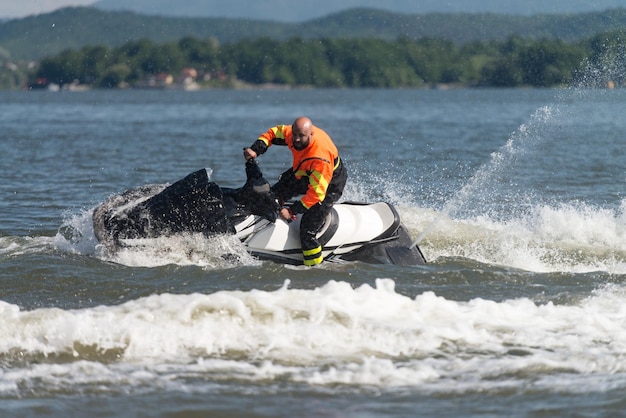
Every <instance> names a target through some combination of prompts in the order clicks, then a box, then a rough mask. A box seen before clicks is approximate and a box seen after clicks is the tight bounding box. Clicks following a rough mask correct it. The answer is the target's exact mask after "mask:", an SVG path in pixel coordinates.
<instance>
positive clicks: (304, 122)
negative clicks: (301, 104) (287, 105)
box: [291, 116, 313, 151]
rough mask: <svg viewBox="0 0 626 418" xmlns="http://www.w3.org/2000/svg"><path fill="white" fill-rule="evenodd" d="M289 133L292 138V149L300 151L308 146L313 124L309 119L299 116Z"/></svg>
mask: <svg viewBox="0 0 626 418" xmlns="http://www.w3.org/2000/svg"><path fill="white" fill-rule="evenodd" d="M291 133H292V138H293V147H294V148H295V149H296V150H298V151H302V150H303V149H305V148H306V147H308V146H309V143H310V142H311V137H312V136H313V122H311V119H309V118H307V117H305V116H300V117H299V118H297V119H296V120H295V121H293V125H291Z"/></svg>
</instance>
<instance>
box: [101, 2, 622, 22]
mask: <svg viewBox="0 0 626 418" xmlns="http://www.w3.org/2000/svg"><path fill="white" fill-rule="evenodd" d="M93 6H94V7H97V8H99V9H102V10H108V11H121V10H126V11H133V12H136V13H141V14H150V15H162V16H179V17H180V16H186V17H228V18H236V19H255V20H256V19H259V20H272V21H279V22H302V21H307V20H311V19H316V18H320V17H323V16H326V15H329V14H332V13H338V12H342V11H345V10H349V9H356V8H370V9H384V10H387V11H390V12H394V13H404V14H425V13H495V14H505V15H522V16H531V15H537V14H566V13H568V14H577V13H588V12H593V11H601V10H608V9H616V8H619V7H624V6H626V2H625V1H624V0H593V1H590V0H567V1H546V0H524V1H520V0H455V1H442V0H419V1H418V0H384V1H381V0H298V2H294V1H293V0H262V1H259V0H228V1H224V0H176V1H172V0H99V1H97V2H96V3H94V4H93Z"/></svg>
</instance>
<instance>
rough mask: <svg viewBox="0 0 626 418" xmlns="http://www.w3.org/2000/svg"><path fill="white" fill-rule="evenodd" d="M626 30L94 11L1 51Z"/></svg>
mask: <svg viewBox="0 0 626 418" xmlns="http://www.w3.org/2000/svg"><path fill="white" fill-rule="evenodd" d="M623 27H626V9H615V10H610V11H605V12H594V13H584V14H577V15H537V16H511V15H495V14H467V13H460V14H441V13H439V14H434V13H433V14H424V15H407V14H399V13H392V12H386V11H381V10H374V9H352V10H348V11H344V12H339V13H335V14H331V15H328V16H325V17H322V18H318V19H313V20H310V21H307V22H306V23H305V24H303V23H278V22H275V23H274V24H271V23H268V22H267V21H262V20H258V21H255V20H244V19H227V18H206V17H204V18H185V17H163V16H154V15H142V14H137V13H133V12H110V11H103V10H99V9H96V8H91V7H76V8H65V9H60V10H58V11H55V12H52V13H49V14H42V15H37V16H31V17H27V18H23V19H14V20H10V21H6V22H1V23H0V51H8V54H10V56H11V57H12V58H13V59H23V60H38V59H40V58H42V57H44V56H48V55H56V54H57V53H59V52H60V51H62V50H63V49H67V48H72V49H79V48H81V47H83V46H86V45H106V46H110V47H113V46H119V45H122V44H124V43H126V42H128V41H131V40H136V39H141V38H147V39H151V40H153V41H155V42H159V43H161V42H167V41H175V40H178V39H180V38H182V37H184V36H193V37H196V38H198V39H206V38H209V37H212V38H216V39H217V40H218V41H219V42H221V43H230V42H234V41H238V40H241V39H244V38H258V37H263V36H265V37H270V38H274V39H278V40H284V39H288V38H291V37H294V36H299V37H303V38H322V37H326V38H358V37H376V38H381V39H395V38H397V37H399V36H404V37H408V38H411V39H418V38H422V37H434V38H441V39H447V40H451V41H453V42H456V43H459V44H462V43H467V42H470V41H474V40H496V41H502V40H504V39H506V38H508V37H509V36H511V35H519V36H522V37H528V38H535V39H538V38H547V39H562V40H565V41H576V40H581V39H586V38H589V37H591V36H593V35H595V34H597V33H601V32H607V31H611V30H616V29H620V28H623Z"/></svg>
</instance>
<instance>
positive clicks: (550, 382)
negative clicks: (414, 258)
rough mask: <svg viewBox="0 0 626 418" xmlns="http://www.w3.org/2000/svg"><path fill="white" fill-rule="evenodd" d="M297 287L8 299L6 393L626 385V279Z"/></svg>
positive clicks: (1, 333)
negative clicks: (94, 303)
mask: <svg viewBox="0 0 626 418" xmlns="http://www.w3.org/2000/svg"><path fill="white" fill-rule="evenodd" d="M289 285H290V284H289V281H286V282H285V283H284V285H283V287H282V288H280V289H278V290H275V291H262V290H251V291H218V292H215V293H212V294H200V293H195V294H187V295H174V294H160V295H152V296H149V297H144V298H140V299H137V300H133V301H129V302H126V303H124V304H121V305H116V306H98V307H93V308H87V309H79V310H62V309H58V308H45V309H36V310H32V311H21V310H20V308H19V307H18V306H16V305H12V304H9V303H5V302H0V364H2V365H3V369H4V370H5V372H3V373H0V398H2V397H7V396H22V395H24V394H25V392H28V391H30V390H33V391H34V392H36V393H39V394H40V395H41V393H51V392H54V391H59V390H64V391H71V389H70V388H71V387H81V389H80V390H84V388H83V386H85V385H86V386H88V387H89V390H91V391H107V392H109V391H115V390H119V391H121V392H124V391H126V390H132V391H137V390H141V388H142V387H144V388H145V387H148V388H152V389H154V390H157V389H159V388H161V386H162V385H168V386H179V387H178V389H180V388H182V387H187V386H188V385H191V384H190V381H194V379H197V380H199V389H196V390H202V389H205V388H206V387H205V386H204V385H206V384H207V381H211V382H213V383H215V382H218V383H219V382H232V381H233V380H234V381H239V382H248V383H255V382H256V383H259V384H260V383H263V384H264V385H265V384H266V383H268V382H269V383H276V382H285V381H287V382H291V383H304V384H307V385H313V386H319V387H336V386H337V385H339V386H340V387H342V386H345V387H355V386H356V387H362V386H367V387H378V388H403V387H405V388H413V389H415V388H418V389H419V390H429V391H435V392H436V391H453V392H466V391H483V390H491V389H493V388H495V387H499V388H502V387H505V388H506V387H509V388H510V387H519V388H524V387H526V386H527V385H529V384H530V383H532V385H531V386H532V387H533V388H534V389H535V390H537V389H538V388H542V389H545V390H548V391H555V390H556V391H558V390H560V389H564V388H566V389H567V390H568V391H572V390H574V391H575V390H576V389H575V387H577V386H576V385H575V384H573V382H576V381H578V382H585V383H586V384H585V385H581V386H580V390H585V391H589V390H596V389H597V390H600V389H602V386H603V385H609V384H610V385H618V386H619V387H622V388H626V380H625V379H624V377H623V376H625V373H626V365H625V363H624V362H623V353H624V350H625V349H626V333H625V332H624V330H623V318H624V315H625V314H626V312H625V308H624V306H626V303H625V302H626V287H624V286H623V285H606V286H604V287H603V288H601V289H598V290H596V291H594V292H593V293H592V294H591V295H590V296H589V297H587V298H585V299H582V300H579V301H577V302H574V304H572V305H555V304H553V303H552V302H549V303H545V304H537V303H535V302H533V301H531V300H529V299H527V298H518V299H510V300H504V301H501V302H495V301H490V300H485V299H481V298H476V299H473V300H469V301H466V302H460V301H454V300H448V299H445V298H443V297H441V296H437V295H436V294H435V293H433V292H424V293H422V294H419V295H417V296H416V297H415V298H410V297H408V296H404V295H402V294H399V293H397V292H396V290H395V283H394V281H392V280H390V279H379V280H377V281H376V283H375V285H374V286H370V285H367V284H364V285H361V286H359V287H356V288H353V287H352V286H351V285H350V284H349V283H346V282H338V281H330V282H328V283H326V284H324V285H323V286H320V287H317V288H314V289H308V290H305V289H292V288H290V286H289ZM606 376H615V381H614V382H610V379H606V378H605V377H606ZM591 382H593V383H591ZM203 383H204V385H203ZM111 386H114V387H115V388H112V387H111ZM192 386H194V385H192ZM68 387H69V388H68Z"/></svg>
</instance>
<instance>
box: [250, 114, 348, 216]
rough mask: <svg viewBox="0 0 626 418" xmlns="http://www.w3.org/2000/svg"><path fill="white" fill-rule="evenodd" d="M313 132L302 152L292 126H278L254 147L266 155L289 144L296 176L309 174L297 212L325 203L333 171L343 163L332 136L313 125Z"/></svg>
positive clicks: (257, 141)
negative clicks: (294, 139) (296, 146)
mask: <svg viewBox="0 0 626 418" xmlns="http://www.w3.org/2000/svg"><path fill="white" fill-rule="evenodd" d="M312 129H313V135H312V137H311V142H310V143H309V145H308V146H307V147H306V148H305V149H303V150H301V151H298V150H296V149H295V148H294V147H293V141H292V134H291V125H278V126H274V127H273V128H270V129H269V130H268V131H267V132H265V133H264V134H262V135H261V136H259V139H257V140H256V141H255V142H254V144H252V146H251V147H250V148H252V150H253V151H254V152H256V153H257V154H259V155H260V154H263V153H265V151H267V148H268V147H270V146H271V145H286V146H288V147H289V149H290V150H291V153H292V155H293V164H292V168H293V173H294V175H295V177H296V179H298V180H300V179H302V178H303V177H307V178H308V180H309V184H308V188H307V192H306V193H305V195H304V196H303V197H302V199H300V200H299V201H298V202H296V203H295V204H294V205H292V207H291V210H292V211H293V212H294V213H302V212H305V211H306V210H308V209H309V208H311V207H312V206H313V205H316V204H318V203H320V202H323V201H324V199H325V198H326V191H327V189H328V185H329V184H330V182H331V180H332V178H333V171H334V170H335V169H336V168H337V167H338V166H339V164H340V163H341V162H340V160H339V152H338V151H337V147H336V146H335V144H334V143H333V141H332V139H330V137H329V136H328V134H327V133H326V132H324V131H323V130H322V129H320V128H318V127H316V126H313V128H312Z"/></svg>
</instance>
